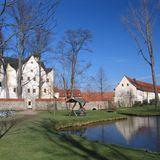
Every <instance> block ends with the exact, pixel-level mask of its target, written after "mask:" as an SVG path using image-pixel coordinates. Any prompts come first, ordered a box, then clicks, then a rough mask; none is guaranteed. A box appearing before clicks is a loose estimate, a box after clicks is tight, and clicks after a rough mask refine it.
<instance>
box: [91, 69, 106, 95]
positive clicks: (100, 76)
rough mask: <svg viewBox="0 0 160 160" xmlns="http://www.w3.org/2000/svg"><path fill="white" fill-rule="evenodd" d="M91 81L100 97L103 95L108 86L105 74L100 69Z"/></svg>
mask: <svg viewBox="0 0 160 160" xmlns="http://www.w3.org/2000/svg"><path fill="white" fill-rule="evenodd" d="M93 81H94V82H95V85H96V88H97V89H98V90H99V91H100V92H101V95H103V92H105V91H106V90H107V88H108V85H107V78H106V74H105V71H104V69H103V68H102V67H100V68H99V69H98V72H97V74H96V76H95V77H93Z"/></svg>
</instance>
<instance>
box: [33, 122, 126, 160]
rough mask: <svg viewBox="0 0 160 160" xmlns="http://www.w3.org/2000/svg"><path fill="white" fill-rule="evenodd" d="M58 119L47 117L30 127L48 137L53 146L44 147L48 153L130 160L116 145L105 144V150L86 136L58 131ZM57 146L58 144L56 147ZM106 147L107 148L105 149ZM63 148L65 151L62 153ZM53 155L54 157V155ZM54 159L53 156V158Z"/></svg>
mask: <svg viewBox="0 0 160 160" xmlns="http://www.w3.org/2000/svg"><path fill="white" fill-rule="evenodd" d="M56 123H57V122H56V121H54V120H49V119H45V120H43V121H41V122H38V124H36V125H39V126H38V127H31V128H30V129H31V130H32V131H35V132H41V134H43V135H44V136H45V138H47V139H48V140H49V141H50V142H51V143H52V147H51V148H49V149H48V148H44V149H43V151H44V152H46V153H47V154H52V155H54V156H55V154H56V156H58V157H59V156H60V157H61V156H62V154H63V156H64V157H63V159H64V158H65V156H70V157H71V159H74V158H75V157H76V158H77V159H80V160H91V159H95V160H110V159H111V157H114V159H115V158H116V159H119V160H120V159H123V160H129V158H128V157H126V156H125V155H124V154H122V153H121V152H120V151H118V150H116V149H115V147H110V148H109V147H108V146H107V145H103V144H101V145H102V146H103V151H102V150H101V147H99V145H97V143H96V142H90V141H86V140H85V139H84V138H79V137H76V136H68V135H65V134H62V133H59V132H57V131H56V130H55V129H54V128H55V127H54V126H55V125H56ZM55 146H57V147H56V148H55ZM104 148H105V149H106V150H104ZM55 149H57V152H55ZM59 150H62V151H63V153H62V154H61V151H59ZM54 156H53V157H54ZM51 159H52V158H51Z"/></svg>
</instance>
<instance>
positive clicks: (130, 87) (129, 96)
mask: <svg viewBox="0 0 160 160" xmlns="http://www.w3.org/2000/svg"><path fill="white" fill-rule="evenodd" d="M132 81H134V80H133V79H132ZM136 82H137V83H139V82H140V81H136V80H135V83H136ZM144 84H147V83H145V82H144ZM150 85H151V84H150ZM158 95H159V97H160V93H159V94H158ZM153 99H155V95H154V92H148V91H144V90H139V89H137V87H136V85H134V84H133V83H131V82H130V80H129V78H127V77H126V76H124V77H123V78H122V80H121V81H120V82H119V84H118V85H117V86H116V88H115V103H116V104H117V105H118V106H132V105H133V104H134V103H135V102H140V103H143V101H147V102H148V103H149V102H150V100H153Z"/></svg>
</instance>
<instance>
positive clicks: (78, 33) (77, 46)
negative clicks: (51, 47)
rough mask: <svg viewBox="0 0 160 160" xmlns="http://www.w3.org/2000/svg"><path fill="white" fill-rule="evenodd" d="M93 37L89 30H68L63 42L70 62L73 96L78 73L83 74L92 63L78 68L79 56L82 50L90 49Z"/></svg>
mask: <svg viewBox="0 0 160 160" xmlns="http://www.w3.org/2000/svg"><path fill="white" fill-rule="evenodd" d="M91 39H92V34H91V33H90V31H89V30H86V29H78V30H67V31H66V32H65V36H64V38H63V40H62V43H64V45H65V46H66V49H67V51H66V53H67V58H68V60H69V62H70V66H71V67H70V68H71V70H70V72H71V76H70V91H71V97H73V90H74V88H75V79H76V76H77V75H80V74H82V73H83V72H84V71H85V70H86V69H87V68H88V67H89V66H90V64H86V65H85V66H83V67H82V68H81V69H80V68H78V61H79V59H78V56H79V54H80V52H82V50H85V51H90V50H89V49H88V47H87V44H88V42H90V41H91Z"/></svg>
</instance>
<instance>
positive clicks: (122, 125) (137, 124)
mask: <svg viewBox="0 0 160 160" xmlns="http://www.w3.org/2000/svg"><path fill="white" fill-rule="evenodd" d="M115 125H116V128H117V129H118V130H119V132H120V133H121V134H122V135H123V137H124V138H125V139H126V140H127V141H129V140H130V139H131V138H132V136H134V135H135V134H136V133H137V132H138V131H139V130H141V129H146V128H149V129H153V128H155V127H157V125H158V121H156V119H155V118H151V117H150V118H149V117H129V118H128V120H126V121H118V122H116V123H115Z"/></svg>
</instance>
